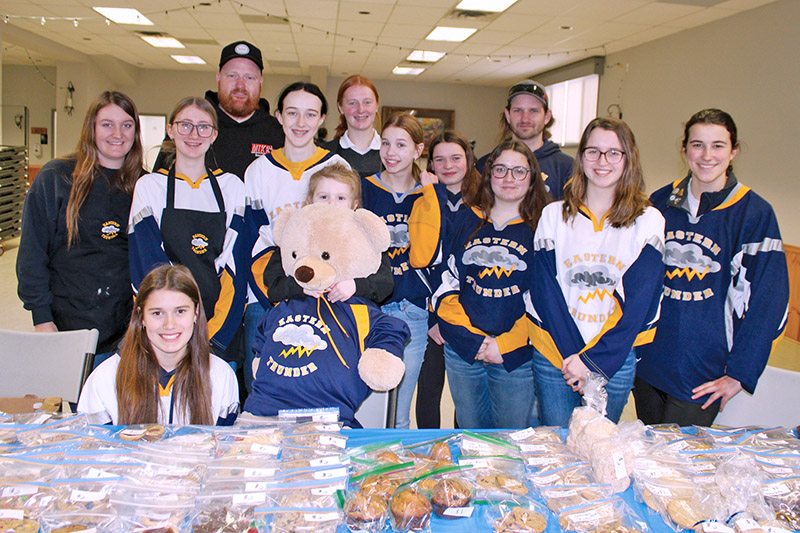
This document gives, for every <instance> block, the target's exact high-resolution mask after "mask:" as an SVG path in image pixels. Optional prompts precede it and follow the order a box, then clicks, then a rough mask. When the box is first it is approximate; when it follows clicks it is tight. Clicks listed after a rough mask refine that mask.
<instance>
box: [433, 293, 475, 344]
mask: <svg viewBox="0 0 800 533" xmlns="http://www.w3.org/2000/svg"><path fill="white" fill-rule="evenodd" d="M436 314H437V315H439V318H441V319H442V320H444V321H445V322H447V323H448V324H452V325H454V326H461V327H462V328H466V329H467V330H468V331H469V332H471V333H474V334H475V335H483V336H484V337H485V336H486V333H485V332H483V331H481V330H479V329H478V328H476V327H475V326H473V325H472V323H471V322H470V321H469V317H468V316H467V313H466V312H465V311H464V308H463V307H462V306H461V303H460V302H459V301H458V294H448V295H447V296H445V297H444V298H442V300H441V301H440V302H439V307H438V309H437V311H436Z"/></svg>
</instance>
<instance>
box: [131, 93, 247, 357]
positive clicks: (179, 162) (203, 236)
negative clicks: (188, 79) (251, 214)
mask: <svg viewBox="0 0 800 533" xmlns="http://www.w3.org/2000/svg"><path fill="white" fill-rule="evenodd" d="M168 122H169V123H168V124H167V135H168V136H169V138H170V140H169V141H167V142H166V143H165V146H164V147H163V151H164V153H166V154H168V155H167V158H166V161H167V163H170V160H171V164H169V170H167V169H161V170H159V171H158V172H154V173H152V174H148V175H146V176H143V177H142V179H140V180H139V182H138V183H137V184H136V190H135V191H134V194H133V205H132V206H131V214H130V221H129V231H130V235H129V238H130V242H131V245H130V262H131V281H132V283H133V288H134V290H135V291H136V290H138V288H139V285H140V284H141V282H142V279H144V277H145V276H146V275H147V273H148V272H150V270H152V269H153V267H155V266H156V265H159V264H164V263H171V264H181V265H184V266H186V267H188V268H189V270H190V271H191V272H192V275H193V277H194V278H195V280H196V281H197V284H198V286H199V287H200V295H201V297H202V299H203V309H205V310H206V313H207V317H206V318H207V320H208V331H209V334H210V335H211V337H210V339H211V343H212V344H213V345H214V347H215V348H217V349H219V350H220V353H221V352H222V351H224V349H225V347H226V346H227V345H228V343H229V342H230V340H231V338H232V337H233V334H234V333H235V332H236V329H237V328H238V327H239V324H241V321H242V313H243V312H244V305H245V300H246V280H247V272H246V271H245V268H246V264H247V261H246V257H245V256H244V254H243V253H242V251H241V248H242V245H243V243H242V242H241V241H240V240H239V236H240V235H242V232H243V229H244V219H243V216H244V184H243V183H242V180H241V179H239V178H238V177H237V176H235V175H233V174H231V173H229V172H225V173H223V172H222V171H221V170H219V169H211V168H209V167H208V166H207V165H206V152H207V151H208V150H209V148H211V145H212V144H213V143H214V140H215V139H216V138H217V113H216V111H214V108H213V107H212V106H211V104H210V103H209V102H208V100H206V99H205V98H199V97H191V96H190V97H187V98H184V99H182V100H181V101H180V102H178V104H177V105H176V106H175V108H174V109H173V110H172V113H170V116H169V121H168Z"/></svg>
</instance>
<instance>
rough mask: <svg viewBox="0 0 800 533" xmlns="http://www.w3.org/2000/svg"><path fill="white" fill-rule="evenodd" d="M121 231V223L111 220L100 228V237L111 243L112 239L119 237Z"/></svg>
mask: <svg viewBox="0 0 800 533" xmlns="http://www.w3.org/2000/svg"><path fill="white" fill-rule="evenodd" d="M119 230H120V226H119V223H118V222H115V221H113V220H109V221H107V222H103V227H102V228H100V236H101V237H103V238H104V239H105V240H107V241H110V240H111V239H113V238H115V237H116V236H117V235H119Z"/></svg>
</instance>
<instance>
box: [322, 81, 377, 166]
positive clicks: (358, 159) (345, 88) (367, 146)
mask: <svg viewBox="0 0 800 533" xmlns="http://www.w3.org/2000/svg"><path fill="white" fill-rule="evenodd" d="M379 103H380V98H379V97H378V90H377V89H376V88H375V85H374V84H373V83H372V82H371V81H370V80H369V79H368V78H365V77H363V76H359V75H358V74H354V75H353V76H350V77H348V78H346V79H345V80H344V81H343V82H342V84H341V85H340V86H339V93H338V94H337V95H336V106H337V107H338V109H339V125H338V126H336V134H335V135H334V138H333V140H332V141H330V142H328V143H324V144H323V146H324V147H325V148H327V149H328V150H330V151H331V152H333V153H335V154H339V155H340V156H342V157H344V158H345V160H346V161H347V162H348V163H349V164H350V166H351V167H352V168H353V169H354V170H355V171H356V172H358V174H359V175H360V176H361V177H362V178H366V177H367V176H372V175H373V174H377V173H378V172H380V171H381V157H380V148H381V136H380V135H378V132H377V131H375V120H376V116H377V113H378V104H379Z"/></svg>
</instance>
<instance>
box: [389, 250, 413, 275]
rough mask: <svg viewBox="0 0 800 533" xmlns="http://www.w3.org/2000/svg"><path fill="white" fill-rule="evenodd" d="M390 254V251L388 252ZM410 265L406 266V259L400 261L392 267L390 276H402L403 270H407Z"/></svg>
mask: <svg viewBox="0 0 800 533" xmlns="http://www.w3.org/2000/svg"><path fill="white" fill-rule="evenodd" d="M389 255H391V252H389ZM410 268H411V267H410V266H408V261H403V262H402V263H400V265H399V266H393V267H392V276H402V275H403V273H404V272H407V271H408V270H409V269H410Z"/></svg>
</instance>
